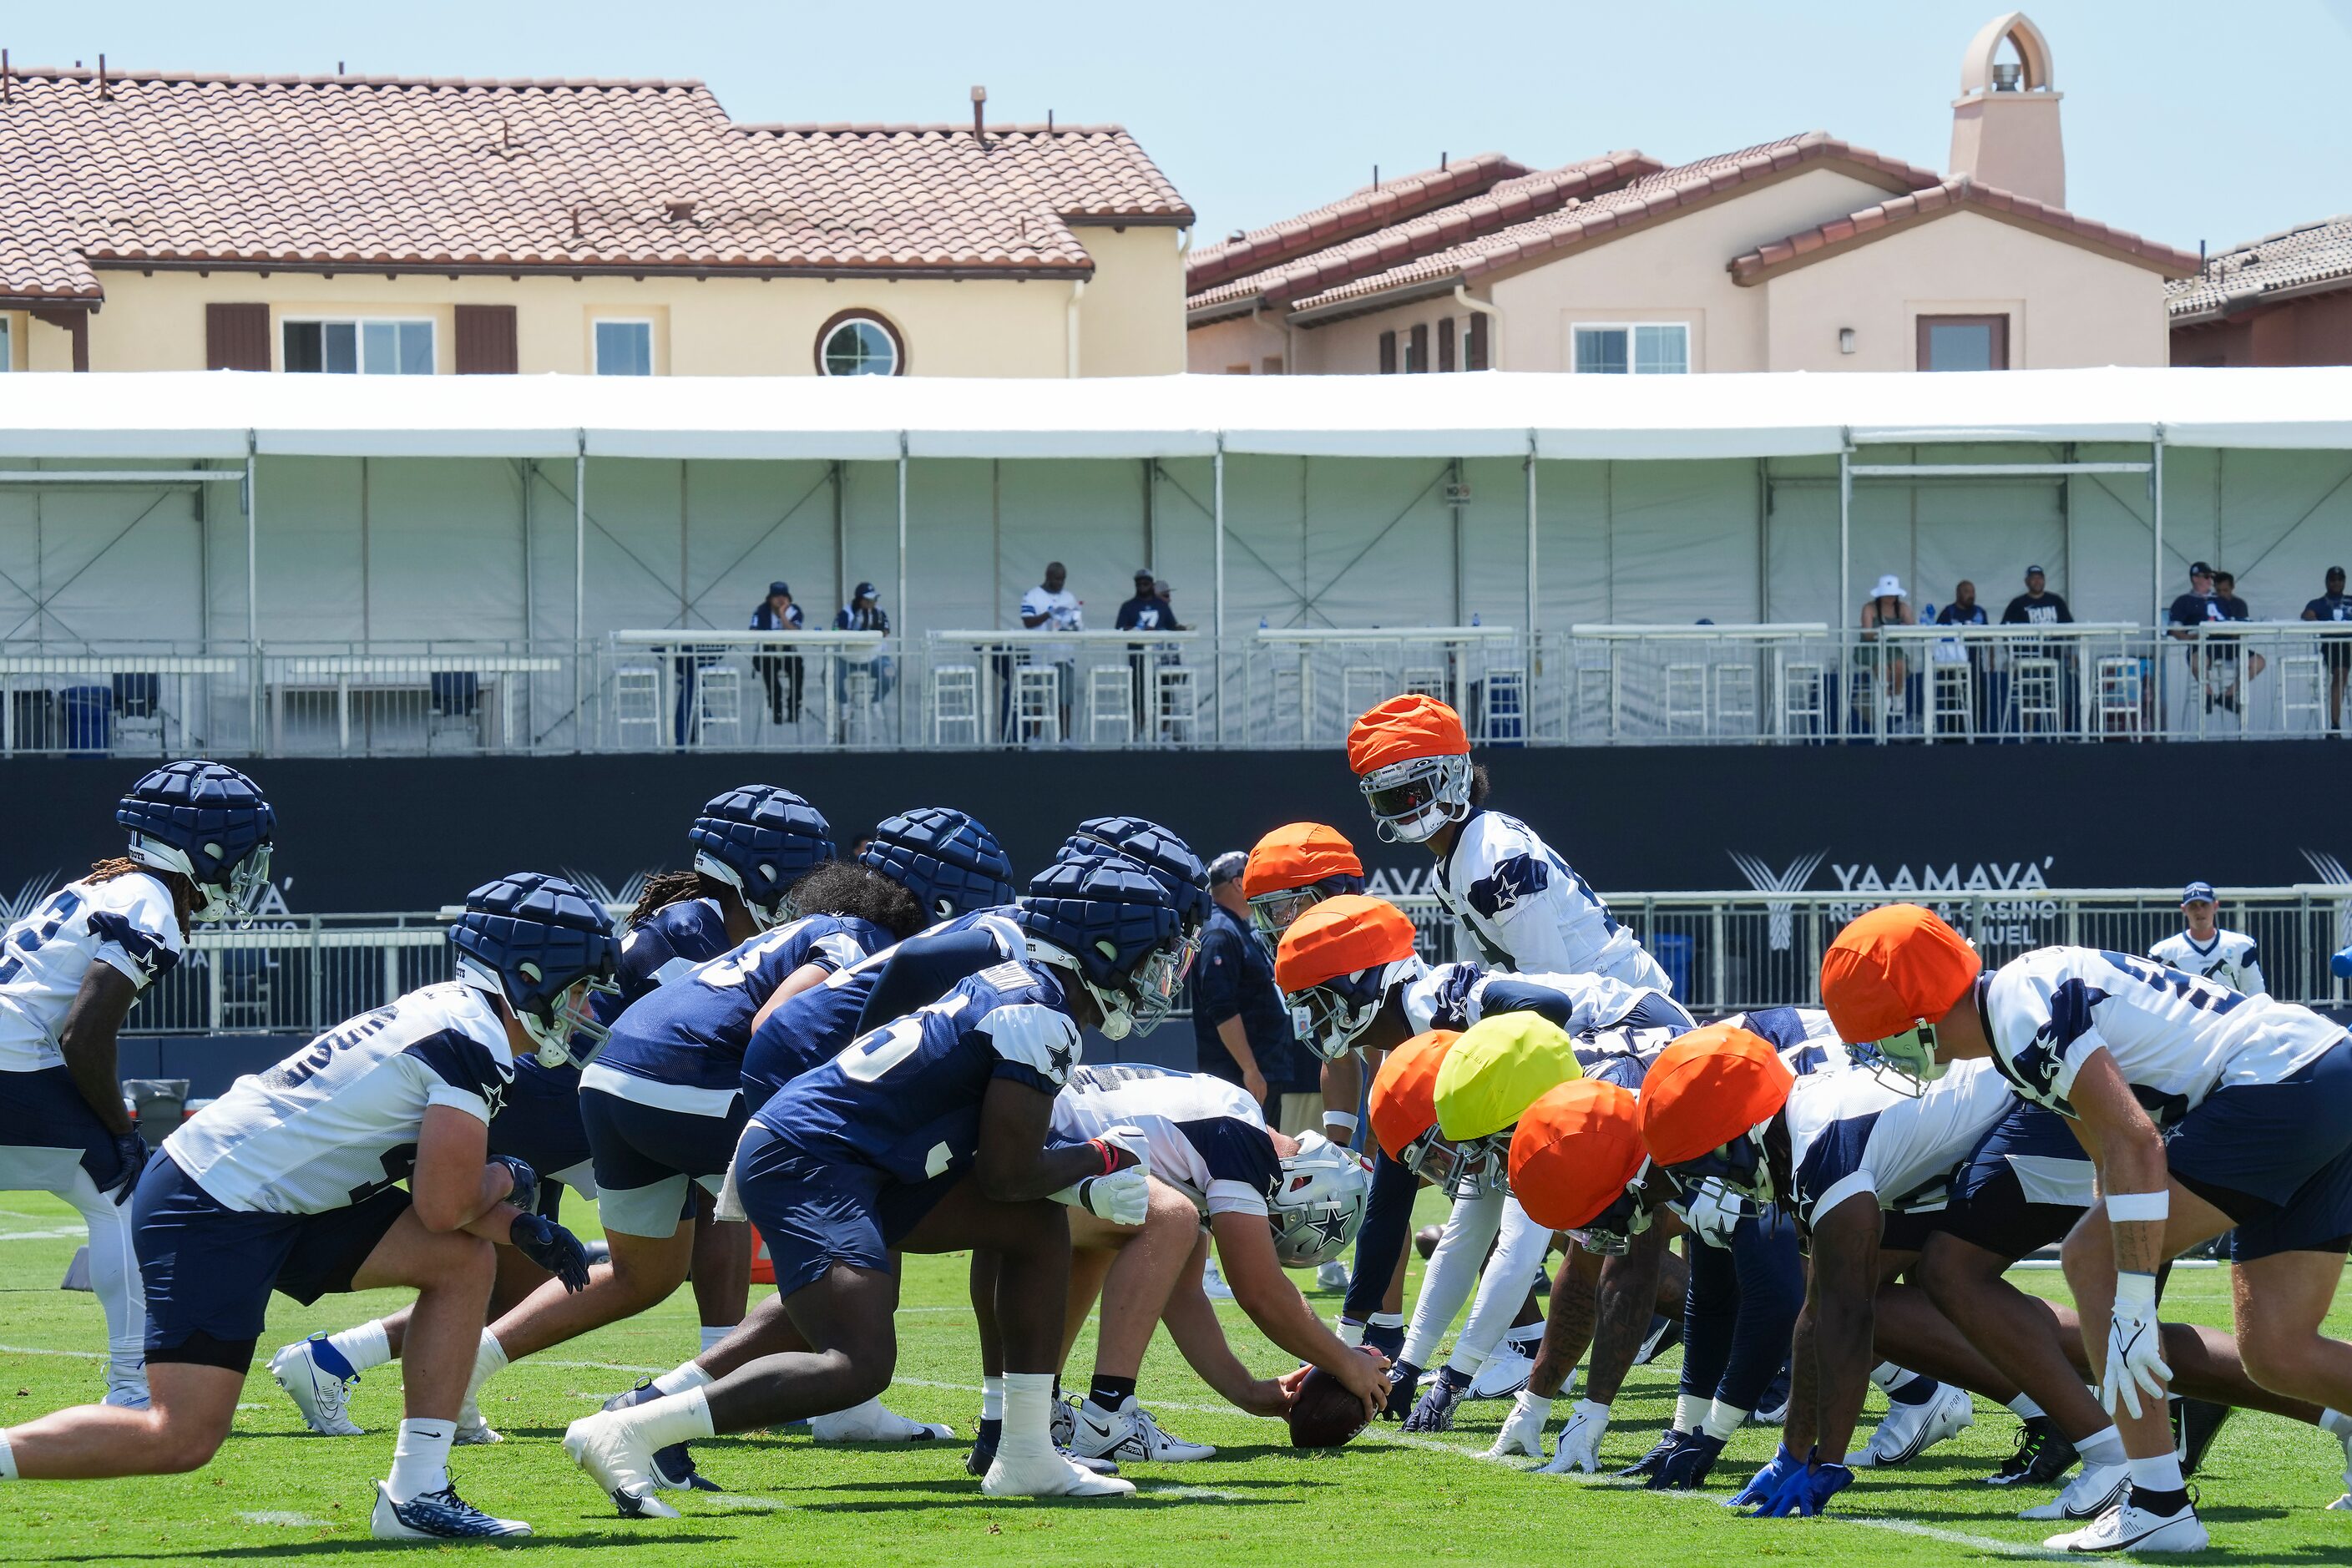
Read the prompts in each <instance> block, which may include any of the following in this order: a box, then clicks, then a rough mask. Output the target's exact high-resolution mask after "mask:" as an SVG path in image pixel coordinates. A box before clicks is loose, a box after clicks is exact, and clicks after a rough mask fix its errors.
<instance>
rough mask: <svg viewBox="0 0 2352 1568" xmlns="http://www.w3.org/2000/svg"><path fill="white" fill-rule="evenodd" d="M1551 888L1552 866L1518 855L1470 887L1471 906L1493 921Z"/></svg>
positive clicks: (1499, 862)
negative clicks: (1515, 905) (1517, 904)
mask: <svg viewBox="0 0 2352 1568" xmlns="http://www.w3.org/2000/svg"><path fill="white" fill-rule="evenodd" d="M1550 885H1551V868H1550V867H1549V866H1547V865H1545V864H1544V863H1543V861H1541V860H1540V859H1538V858H1536V857H1535V856H1533V855H1514V856H1512V857H1511V858H1509V859H1507V860H1500V861H1497V862H1496V865H1495V868H1494V869H1493V870H1492V871H1489V872H1487V873H1486V875H1485V876H1483V877H1481V878H1479V879H1477V880H1476V881H1475V882H1473V883H1471V884H1470V907H1471V908H1472V909H1474V910H1477V911H1478V912H1479V913H1480V914H1482V915H1484V916H1486V918H1487V919H1488V920H1493V919H1495V918H1496V916H1497V915H1500V914H1501V913H1502V912H1503V911H1504V910H1507V909H1509V908H1510V907H1511V906H1512V905H1514V904H1516V903H1517V902H1518V901H1519V900H1521V899H1526V898H1532V897H1533V896H1534V895H1536V894H1538V893H1540V892H1542V891H1543V890H1544V889H1546V888H1548V887H1549V886H1550Z"/></svg>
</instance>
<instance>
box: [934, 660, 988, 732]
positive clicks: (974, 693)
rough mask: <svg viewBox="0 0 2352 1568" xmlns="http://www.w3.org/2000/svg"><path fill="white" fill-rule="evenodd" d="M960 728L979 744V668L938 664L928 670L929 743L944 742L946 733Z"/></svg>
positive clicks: (966, 665) (973, 665)
mask: <svg viewBox="0 0 2352 1568" xmlns="http://www.w3.org/2000/svg"><path fill="white" fill-rule="evenodd" d="M950 728H956V729H961V731H963V733H964V738H965V739H966V740H968V741H970V742H971V743H972V744H973V745H975V746H977V745H979V744H980V667H979V666H978V665H976V664H941V665H935V666H933V667H932V668H931V744H933V745H935V746H944V745H946V744H947V743H948V731H949V730H950Z"/></svg>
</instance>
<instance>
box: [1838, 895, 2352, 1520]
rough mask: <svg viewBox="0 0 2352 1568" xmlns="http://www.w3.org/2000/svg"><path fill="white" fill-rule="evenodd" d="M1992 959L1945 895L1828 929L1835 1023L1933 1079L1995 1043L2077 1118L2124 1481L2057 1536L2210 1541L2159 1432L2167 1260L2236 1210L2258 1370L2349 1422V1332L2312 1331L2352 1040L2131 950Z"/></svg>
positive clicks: (2095, 1352)
mask: <svg viewBox="0 0 2352 1568" xmlns="http://www.w3.org/2000/svg"><path fill="white" fill-rule="evenodd" d="M1979 969H1980V965H1979V962H1978V959H1977V955H1976V952H1975V950H1974V949H1973V948H1971V947H1969V944H1968V942H1966V941H1965V940H1964V939H1962V938H1961V937H1960V935H1959V934H1958V932H1957V931H1953V930H1952V929H1951V928H1950V927H1949V926H1948V925H1946V924H1945V923H1944V922H1943V921H1940V920H1938V919H1937V917H1936V916H1935V914H1934V913H1933V912H1931V911H1930V910H1926V909H1923V908H1921V907H1919V906H1918V905H1916V904H1895V905H1888V906H1885V907H1884V908H1881V909H1878V910H1872V911H1870V912H1869V913H1868V914H1866V915H1864V917H1863V918H1862V919H1861V920H1859V921H1854V922H1853V924H1852V925H1850V926H1848V927H1847V929H1846V931H1844V932H1843V933H1842V934H1841V936H1840V938H1839V941H1838V942H1837V943H1834V944H1832V950H1831V952H1830V953H1829V954H1827V955H1825V956H1824V958H1823V960H1822V1002H1823V1004H1824V1005H1826V1006H1827V1007H1828V1009H1829V1012H1830V1016H1831V1017H1832V1019H1833V1020H1835V1022H1836V1024H1837V1026H1838V1032H1839V1033H1840V1034H1841V1035H1843V1036H1844V1037H1847V1038H1848V1039H1851V1040H1856V1041H1867V1042H1870V1044H1871V1046H1872V1047H1873V1054H1874V1057H1875V1058H1878V1059H1882V1060H1884V1061H1885V1062H1886V1063H1887V1064H1888V1065H1889V1066H1890V1067H1892V1068H1895V1069H1896V1070H1897V1071H1899V1072H1902V1073H1903V1074H1905V1075H1906V1076H1908V1077H1910V1078H1912V1079H1916V1080H1919V1081H1922V1082H1928V1083H1934V1082H1936V1081H1937V1079H1942V1078H1947V1077H1949V1076H1950V1075H1951V1074H1952V1073H1953V1072H1954V1071H1957V1070H1959V1069H1958V1068H1957V1067H1956V1064H1961V1063H1966V1062H1969V1061H1973V1060H1979V1059H1982V1058H1991V1059H1992V1061H1993V1064H1994V1066H1995V1068H1996V1069H1997V1070H1998V1072H1999V1074H2000V1078H2002V1079H2005V1080H2007V1082H2008V1083H2009V1085H2010V1086H2011V1088H2012V1089H2014V1090H2015V1092H2016V1093H2017V1094H2019V1095H2021V1097H2023V1098H2025V1099H2027V1100H2032V1101H2034V1102H2036V1103H2038V1104H2041V1105H2043V1106H2046V1107H2048V1108H2049V1109H2051V1110H2056V1111H2058V1112H2059V1113H2060V1114H2061V1115H2063V1116H2065V1117H2067V1118H2069V1119H2070V1120H2071V1121H2073V1122H2074V1127H2075V1130H2076V1131H2077V1134H2078V1136H2079V1137H2080V1139H2081V1141H2082V1142H2083V1145H2084V1148H2085V1149H2086V1150H2087V1151H2089V1152H2090V1153H2091V1155H2092V1158H2093V1160H2094V1162H2095V1163H2096V1165H2097V1167H2098V1174H2099V1192H2100V1194H2101V1201H2100V1202H2099V1203H2097V1204H2095V1205H2093V1206H2092V1208H2091V1210H2090V1212H2089V1214H2088V1215H2086V1216H2085V1217H2084V1222H2083V1223H2082V1224H2080V1225H2078V1226H2075V1228H2074V1231H2073V1232H2072V1234H2070V1235H2069V1236H2068V1237H2067V1239H2066V1244H2065V1247H2064V1250H2063V1262H2064V1264H2065V1268H2066V1273H2067V1282H2068V1284H2069V1285H2070V1286H2071V1287H2072V1288H2073V1290H2074V1300H2075V1302H2076V1304H2077V1306H2078V1308H2079V1310H2080V1311H2081V1314H2082V1321H2083V1331H2084V1342H2085V1349H2086V1351H2087V1352H2088V1353H2089V1355H2090V1357H2091V1360H2092V1362H2093V1363H2094V1364H2095V1365H2098V1366H2100V1367H2101V1368H2102V1369H2103V1370H2102V1373H2101V1376H2100V1398H2101V1403H2102V1404H2103V1405H2105V1406H2106V1407H2107V1408H2108V1410H2109V1412H2110V1413H2111V1414H2113V1415H2116V1425H2117V1426H2118V1427H2119V1428H2120V1429H2121V1430H2122V1433H2123V1439H2124V1448H2125V1451H2126V1454H2127V1455H2128V1456H2129V1470H2130V1487H2129V1489H2128V1490H2127V1491H2126V1494H2125V1495H2124V1497H2123V1498H2122V1500H2120V1501H2118V1502H2117V1503H2116V1506H2115V1507H2114V1508H2112V1509H2110V1510H2108V1511H2107V1512H2105V1513H2104V1514H2102V1515H2101V1516H2100V1517H2099V1518H2098V1519H2097V1520H2096V1521H2094V1522H2093V1523H2092V1524H2091V1525H2089V1526H2088V1527H2087V1528H2085V1529H2084V1530H2081V1531H2074V1532H2071V1533H2070V1534H2068V1535H2066V1536H2063V1537H2058V1538H2054V1539H2056V1540H2058V1541H2060V1542H2062V1543H2063V1545H2064V1546H2065V1547H2066V1548H2067V1549H2069V1550H2074V1551H2126V1550H2128V1551H2135V1552H2149V1551H2167V1550H2175V1551H2194V1550H2199V1549H2201V1548H2202V1547H2203V1546H2204V1545H2205V1544H2206V1542H2207V1536H2206V1532H2205V1529H2204V1526H2203V1525H2202V1524H2201V1523H2200V1521H2198V1519H2197V1514H2196V1510H2195V1508H2194V1506H2193V1505H2192V1504H2191V1503H2190V1501H2189V1496H2188V1492H2187V1489H2186V1488H2185V1486H2184V1484H2183V1482H2182V1479H2181V1476H2180V1469H2179V1459H2178V1458H2177V1457H2176V1456H2175V1454H2174V1452H2173V1447H2172V1444H2171V1442H2170V1440H2169V1435H2168V1433H2167V1432H2166V1431H2165V1423H2164V1418H2163V1417H2164V1405H2163V1400H2164V1397H2165V1392H2166V1383H2167V1381H2168V1378H2169V1376H2170V1373H2171V1368H2170V1367H2169V1365H2168V1363H2166V1362H2165V1360H2164V1355H2163V1347H2162V1340H2161V1337H2160V1335H2159V1333H2158V1329H2157V1325H2156V1306H2155V1298H2156V1275H2157V1271H2158V1269H2159V1268H2162V1266H2163V1265H2164V1264H2165V1262H2166V1261H2167V1260H2168V1259H2169V1258H2175V1257H2178V1256H2179V1254H2180V1253H2181V1252H2182V1251H2184V1250H2186V1249H2187V1248H2189V1247H2194V1246H2196V1245H2197V1244H2198V1243H2200V1242H2201V1241H2205V1240H2209V1239H2210V1238H2212V1237H2216V1236H2219V1235H2221V1233H2222V1232H2224V1231H2229V1230H2232V1228H2233V1226H2234V1232H2233V1235H2232V1237H2231V1258H2232V1260H2233V1262H2234V1263H2235V1264H2236V1266H2237V1281H2238V1312H2237V1340H2238V1347H2239V1350H2240V1352H2241V1353H2242V1356H2243V1358H2244V1362H2245V1368H2246V1371H2247V1372H2248V1373H2250V1374H2251V1375H2252V1377H2253V1378H2254V1379H2255V1381H2257V1382H2259V1383H2261V1384H2263V1386H2265V1387H2268V1388H2271V1389H2273V1390H2274V1391H2276V1392H2278V1393H2281V1394H2290V1393H2291V1394H2297V1395H2300V1396H2302V1397H2305V1398H2307V1399H2312V1400H2315V1401H2323V1402H2325V1404H2326V1406H2327V1409H2326V1414H2325V1415H2324V1416H2323V1424H2324V1425H2326V1426H2327V1429H2328V1430H2329V1431H2330V1432H2331V1433H2334V1434H2336V1435H2337V1436H2344V1435H2345V1434H2346V1433H2347V1432H2352V1417H2347V1416H2346V1415H2342V1414H2340V1413H2341V1412H2343V1411H2344V1410H2346V1409H2347V1406H2352V1346H2347V1345H2345V1344H2343V1343H2342V1342H2337V1341H2335V1340H2332V1339H2328V1338H2326V1336H2324V1335H2322V1334H2321V1333H2320V1332H2319V1328H2320V1324H2321V1322H2322V1321H2323V1320H2324V1318H2325V1317H2326V1311H2327V1308H2328V1305H2329V1303H2330V1301H2331V1300H2333V1299H2334V1296H2335V1292H2336V1284H2337V1282H2338V1280H2339V1279H2340V1278H2341V1276H2342V1273H2343V1258H2344V1246H2345V1241H2346V1238H2347V1236H2352V1038H2347V1035H2346V1032H2345V1030H2344V1028H2343V1026H2341V1025H2337V1024H2334V1023H2331V1022H2329V1021H2328V1020H2327V1019H2326V1018H2323V1017H2321V1016H2319V1015H2318V1014H2316V1013H2314V1012H2311V1011H2310V1010H2309V1009H2307V1008H2303V1007H2297V1006H2294V1005H2289V1004H2285V1003H2281V1002H2276V1001H2273V1000H2272V999H2271V998H2269V997H2267V996H2246V995H2242V994H2237V993H2234V992H2231V991H2230V990H2229V989H2227V988H2226V987H2224V986H2221V985H2217V984H2214V983H2213V982H2211V981H2210V980H2205V979H2202V978H2200V977H2198V976H2194V975H2189V974H2185V973H2182V972H2180V971H2179V970H2175V969H2167V968H2162V967H2159V966H2158V965H2156V964H2154V963H2149V962H2147V960H2144V959H2139V958H2135V957H2132V956H2131V955H2129V954H2127V953H2119V952H2099V951H2095V950H2093V949H2088V948H2074V947H2053V948H2043V949H2041V950H2039V951H2037V952H2029V953H2026V954H2025V955H2023V956H2022V957H2021V958H2017V959H2013V960H2011V962H2010V963H2007V964H2005V965H2003V966H2002V967H2001V968H2000V970H1999V971H1997V972H1996V973H1993V974H1992V975H1990V976H1989V977H1983V976H1980V975H1979ZM2159 1124H2160V1125H2161V1127H2162V1128H2163V1129H2166V1130H2168V1131H2160V1130H2159ZM2144 1396H2153V1397H2152V1398H2144Z"/></svg>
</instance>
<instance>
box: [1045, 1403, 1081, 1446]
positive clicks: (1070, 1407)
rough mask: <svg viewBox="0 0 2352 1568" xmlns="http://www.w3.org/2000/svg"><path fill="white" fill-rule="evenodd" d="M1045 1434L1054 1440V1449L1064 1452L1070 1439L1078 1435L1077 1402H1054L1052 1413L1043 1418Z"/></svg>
mask: <svg viewBox="0 0 2352 1568" xmlns="http://www.w3.org/2000/svg"><path fill="white" fill-rule="evenodd" d="M1045 1433H1046V1436H1050V1437H1052V1438H1053V1439H1054V1447H1056V1448H1061V1449H1064V1450H1066V1449H1067V1448H1068V1447H1069V1446H1070V1439H1071V1438H1073V1437H1075V1436H1077V1435H1078V1402H1077V1401H1076V1400H1075V1399H1056V1400H1055V1401H1054V1408H1053V1413H1052V1414H1051V1415H1048V1416H1046V1417H1045Z"/></svg>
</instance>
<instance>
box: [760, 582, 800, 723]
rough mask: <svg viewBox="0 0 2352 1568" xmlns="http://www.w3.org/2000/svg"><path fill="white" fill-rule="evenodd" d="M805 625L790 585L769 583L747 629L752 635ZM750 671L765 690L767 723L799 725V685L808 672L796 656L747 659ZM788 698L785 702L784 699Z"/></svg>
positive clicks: (763, 656) (786, 654)
mask: <svg viewBox="0 0 2352 1568" xmlns="http://www.w3.org/2000/svg"><path fill="white" fill-rule="evenodd" d="M806 624H807V617H806V616H803V615H802V614H801V607H800V606H799V605H795V604H793V585H792V584H790V583H782V582H777V583H771V584H768V596H767V597H766V598H764V599H762V600H761V601H760V607H759V608H758V609H756V610H753V611H752V612H751V629H752V630H753V631H755V632H796V631H799V630H800V629H801V628H802V626H804V625H806ZM751 668H753V669H756V670H758V671H759V672H760V684H761V685H762V686H764V687H766V688H767V689H768V719H769V721H770V722H772V723H776V724H786V723H791V724H797V723H799V722H800V721H801V685H802V682H803V680H804V679H806V678H807V675H808V671H807V670H806V669H805V668H803V666H802V664H801V659H800V656H799V655H798V654H789V653H785V654H779V653H761V654H754V655H752V656H751ZM788 695H789V700H787V697H788Z"/></svg>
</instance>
